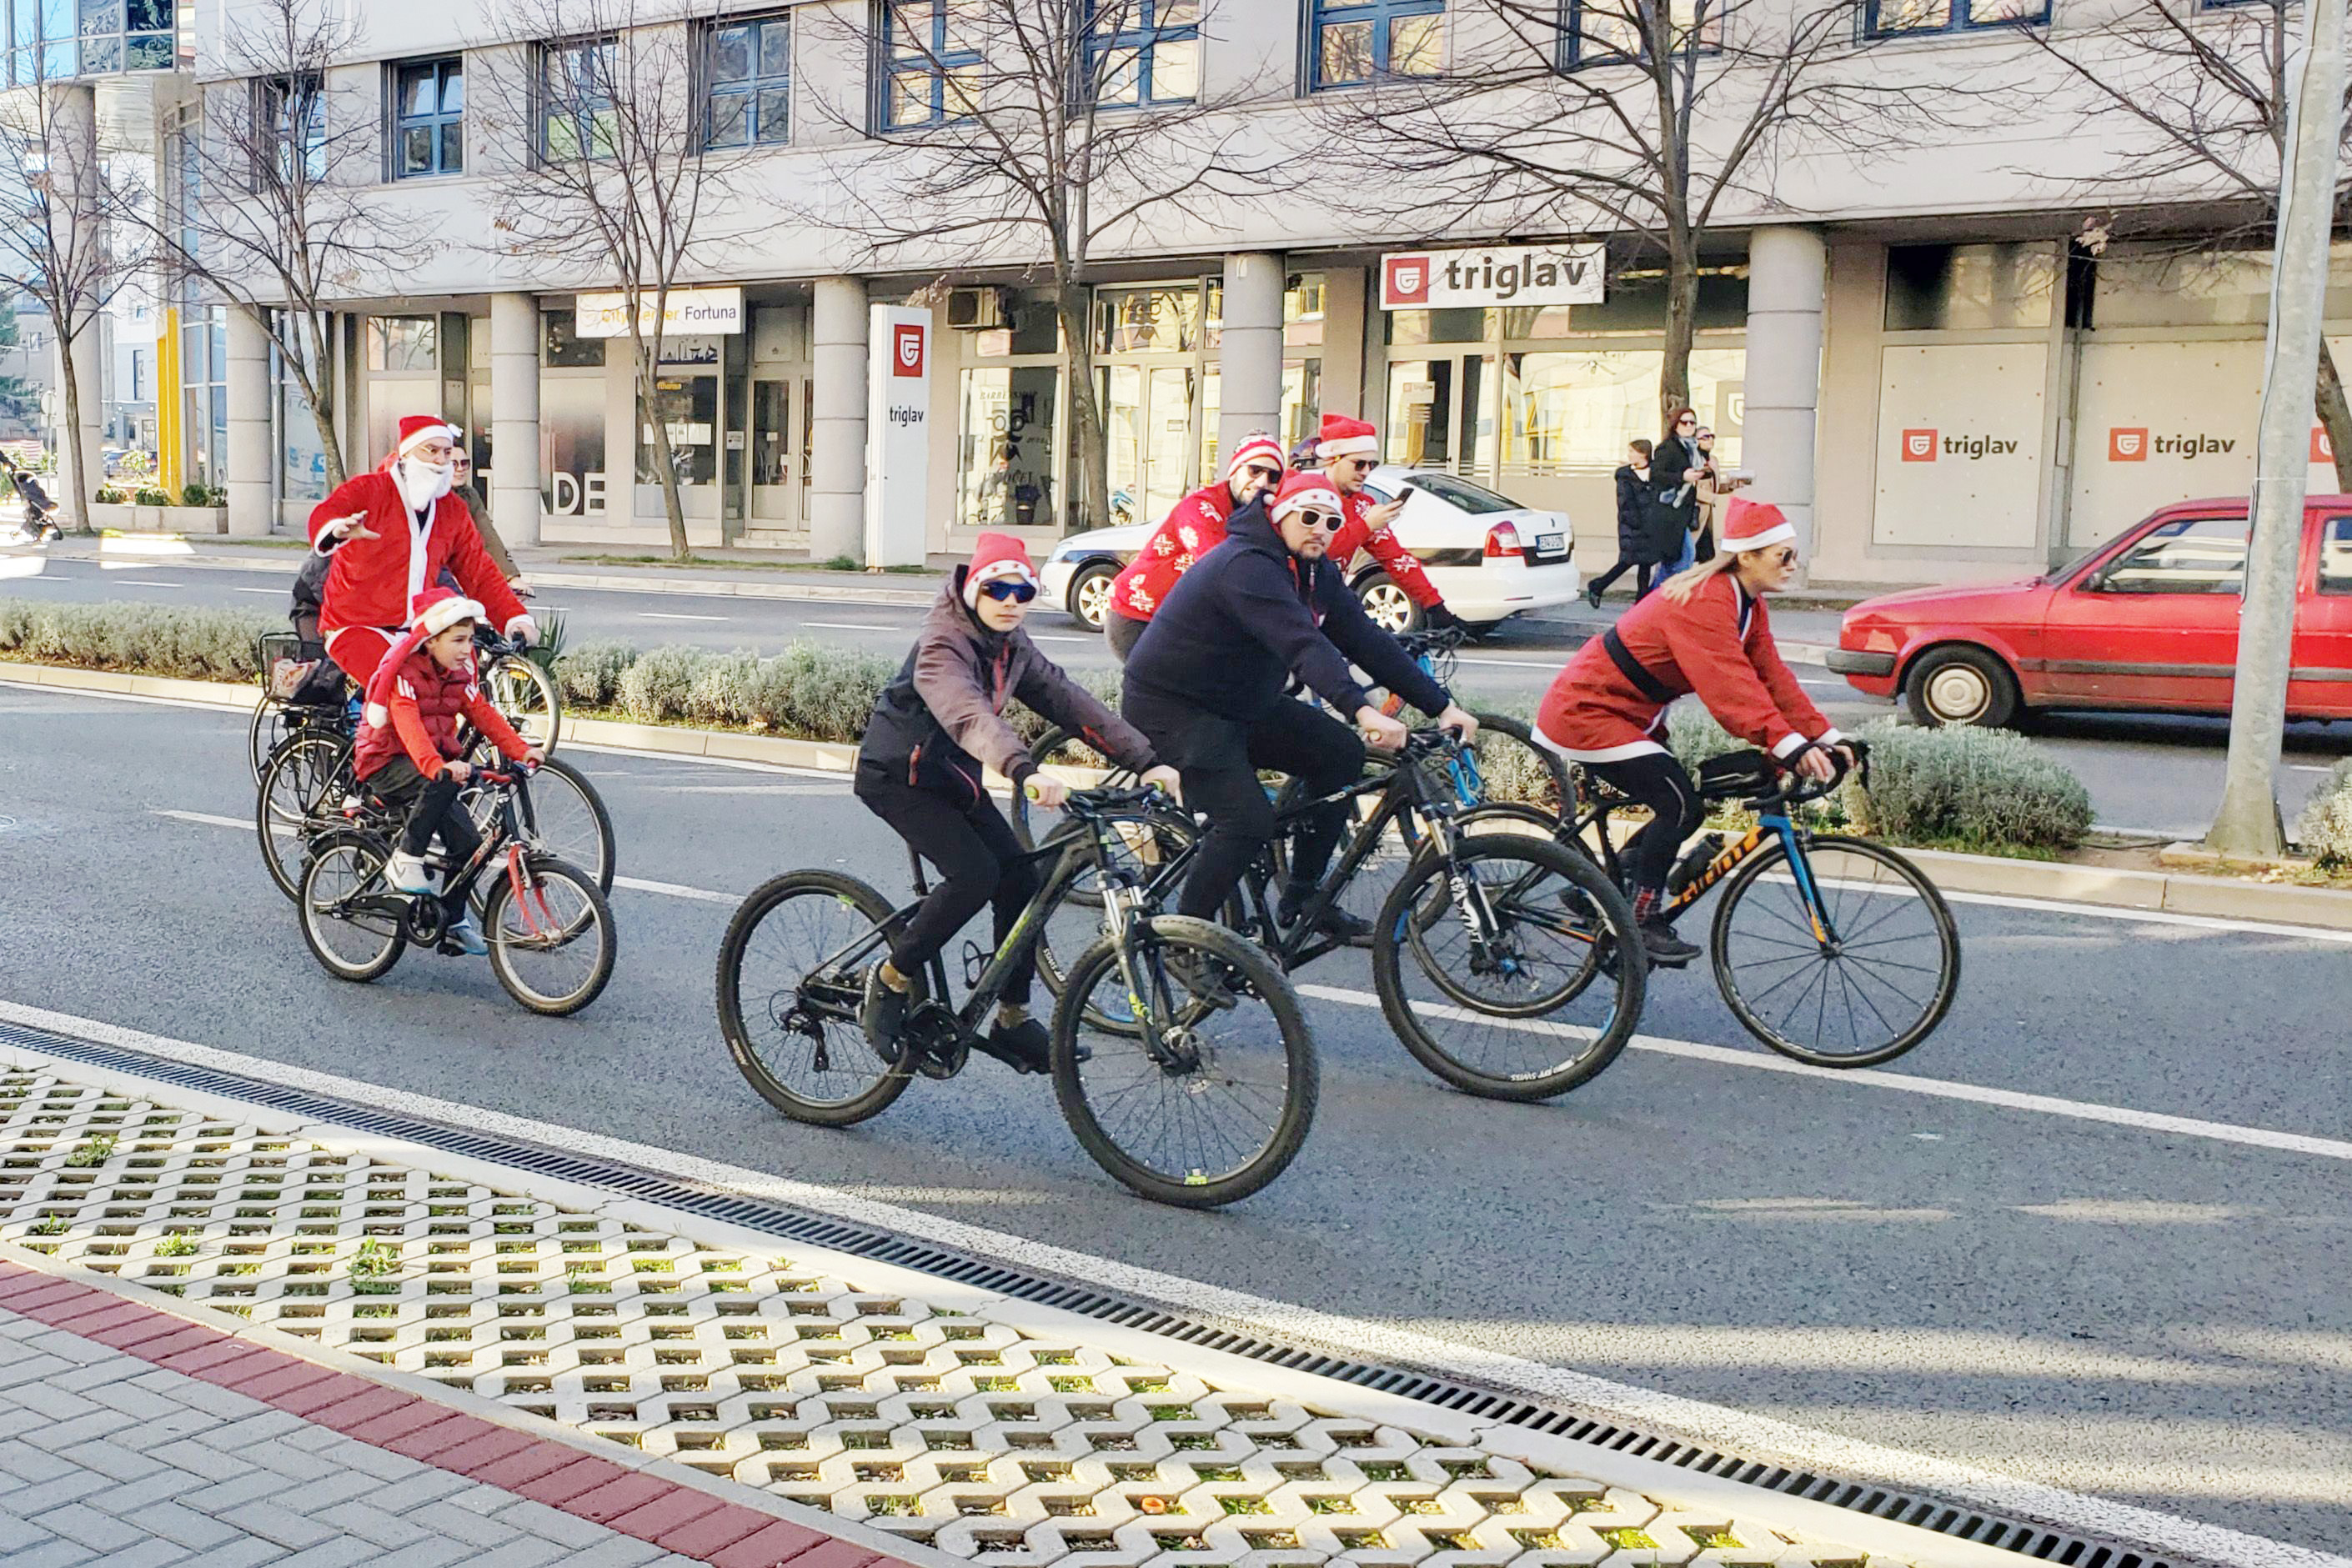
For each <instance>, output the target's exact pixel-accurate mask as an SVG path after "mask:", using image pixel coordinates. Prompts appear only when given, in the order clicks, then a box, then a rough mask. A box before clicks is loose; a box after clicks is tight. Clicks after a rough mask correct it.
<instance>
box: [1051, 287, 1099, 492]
mask: <svg viewBox="0 0 2352 1568" xmlns="http://www.w3.org/2000/svg"><path fill="white" fill-rule="evenodd" d="M1090 307H1091V301H1090V290H1088V288H1087V286H1086V285H1085V284H1083V283H1066V284H1063V285H1062V286H1061V287H1059V288H1057V289H1056V290H1055V309H1056V311H1057V312H1058V313H1059V315H1060V317H1061V320H1062V341H1063V342H1065V343H1066V344H1068V345H1069V349H1070V430H1071V433H1072V441H1071V448H1070V455H1071V458H1072V460H1073V463H1072V466H1073V469H1074V472H1073V473H1072V474H1071V476H1070V503H1071V505H1072V506H1074V507H1076V512H1077V517H1076V521H1077V523H1078V524H1079V526H1080V527H1083V528H1103V527H1106V526H1108V524H1109V522H1110V521H1111V516H1110V443H1109V441H1108V438H1107V437H1106V436H1105V434H1104V432H1103V410H1102V400H1101V399H1100V398H1099V397H1098V396H1097V395H1096V392H1095V345H1094V322H1093V320H1092V319H1091V318H1092V314H1093V312H1092V309H1091V308H1090ZM1065 531H1066V530H1065Z"/></svg>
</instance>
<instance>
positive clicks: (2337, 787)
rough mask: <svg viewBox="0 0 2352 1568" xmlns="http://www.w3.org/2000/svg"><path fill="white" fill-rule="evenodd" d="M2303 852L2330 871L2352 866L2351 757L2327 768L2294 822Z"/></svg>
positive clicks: (2296, 837) (2297, 840)
mask: <svg viewBox="0 0 2352 1568" xmlns="http://www.w3.org/2000/svg"><path fill="white" fill-rule="evenodd" d="M2294 837H2295V842H2296V844H2297V845H2299V846H2300V847H2301V848H2302V850H2303V852H2304V853H2305V854H2307V855H2309V856H2310V857H2311V858H2312V859H2314V860H2315V861H2317V862H2319V863H2320V864H2321V865H2323V866H2325V867H2326V868H2327V869H2328V870H2330V871H2341V870H2343V869H2344V868H2345V867H2347V866H2352V757H2347V758H2345V759H2344V760H2343V761H2341V762H2338V763H2337V764H2336V766H2335V767H2334V768H2330V769H2328V772H2327V777H2326V779H2322V780H2321V781H2320V785H2319V788H2318V789H2317V790H2316V791H2315V792H2314V793H2313V795H2312V797H2311V800H2309V801H2308V802H2307V803H2306V804H2305V806H2304V808H2303V816H2302V817H2301V818H2300V819H2299V820H2298V821H2296V823H2295V826H2294Z"/></svg>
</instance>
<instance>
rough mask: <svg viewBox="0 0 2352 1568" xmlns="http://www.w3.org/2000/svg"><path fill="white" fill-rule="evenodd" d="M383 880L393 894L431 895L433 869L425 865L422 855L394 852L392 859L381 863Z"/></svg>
mask: <svg viewBox="0 0 2352 1568" xmlns="http://www.w3.org/2000/svg"><path fill="white" fill-rule="evenodd" d="M383 880H384V881H385V882H386V883H389V884H390V885H391V887H392V890H393V891H394V893H431V892H433V891H434V886H433V868H432V867H431V866H428V865H426V864H425V857H424V856H422V855H413V854H410V853H409V852H407V851H406V850H394V851H393V852H392V858H391V859H390V860H388V861H386V862H383Z"/></svg>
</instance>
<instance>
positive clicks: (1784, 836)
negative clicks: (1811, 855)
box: [1573, 795, 1837, 946]
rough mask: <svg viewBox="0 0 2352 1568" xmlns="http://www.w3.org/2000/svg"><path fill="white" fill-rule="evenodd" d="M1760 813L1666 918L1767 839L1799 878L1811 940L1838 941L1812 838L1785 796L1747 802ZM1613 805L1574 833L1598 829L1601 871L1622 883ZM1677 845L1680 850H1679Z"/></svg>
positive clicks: (1602, 806) (1670, 905)
mask: <svg viewBox="0 0 2352 1568" xmlns="http://www.w3.org/2000/svg"><path fill="white" fill-rule="evenodd" d="M1748 805H1750V806H1751V807H1754V808H1756V810H1757V820H1756V825H1755V826H1754V827H1752V828H1750V829H1748V831H1747V832H1746V833H1744V834H1742V835H1741V836H1740V837H1739V838H1738V840H1736V841H1733V842H1731V843H1727V844H1726V845H1724V846H1723V848H1722V849H1721V850H1720V851H1718V852H1717V853H1716V856H1715V858H1714V859H1713V860H1711V861H1709V862H1707V863H1706V867H1705V869H1703V870H1702V871H1700V873H1698V874H1697V875H1696V876H1695V877H1693V878H1692V879H1691V880H1690V883H1689V885H1688V886H1686V887H1685V888H1684V889H1683V890H1682V891H1681V892H1680V893H1678V894H1675V896H1674V897H1673V898H1671V899H1669V900H1667V901H1666V905H1665V908H1664V915H1665V917H1666V918H1667V919H1669V920H1672V919H1675V918H1677V917H1679V916H1680V915H1682V914H1683V912H1684V911H1685V910H1687V909H1689V908H1690V907H1691V905H1693V904H1696V903H1697V902H1698V901H1699V900H1700V899H1701V898H1704V897H1705V896H1706V894H1707V891H1708V890H1709V889H1711V888H1712V887H1714V886H1715V884H1716V883H1719V882H1721V881H1722V880H1723V879H1724V878H1725V877H1727V876H1729V875H1730V874H1731V873H1733V872H1734V871H1737V870H1738V868H1739V865H1740V863H1741V862H1744V861H1746V860H1747V859H1748V857H1749V856H1751V855H1754V854H1756V853H1757V852H1759V851H1760V850H1762V849H1763V848H1764V846H1765V844H1766V843H1767V842H1768V841H1774V840H1777V841H1779V842H1780V846H1781V847H1782V849H1784V850H1785V851H1786V852H1787V853H1788V857H1789V872H1790V875H1791V876H1793V877H1794V878H1795V879H1796V883H1797V890H1798V894H1799V895H1800V896H1801V897H1802V898H1803V899H1804V901H1805V912H1806V914H1807V915H1808V916H1809V917H1810V918H1811V921H1812V923H1813V939H1814V940H1815V941H1817V942H1820V943H1822V944H1823V945H1824V946H1826V945H1828V944H1830V943H1832V942H1835V941H1836V940H1837V930H1836V927H1835V925H1833V924H1832V920H1831V917H1830V910H1829V904H1828V903H1827V901H1825V900H1824V899H1823V898H1822V895H1821V889H1820V887H1819V885H1818V884H1817V883H1815V882H1814V880H1813V867H1812V862H1811V860H1810V859H1808V858H1807V856H1806V852H1805V850H1806V846H1807V844H1808V843H1810V842H1811V838H1812V835H1811V832H1809V831H1807V830H1806V829H1805V828H1803V827H1802V826H1801V825H1800V824H1799V823H1798V822H1797V821H1796V820H1795V819H1794V818H1792V817H1791V816H1790V815H1789V811H1788V807H1787V802H1786V798H1785V795H1783V796H1780V797H1776V798H1775V799H1773V800H1770V801H1769V802H1768V801H1766V800H1750V801H1748ZM1609 810H1610V802H1609V801H1608V800H1600V801H1597V802H1595V803H1594V805H1593V806H1592V808H1591V810H1589V811H1587V812H1585V813H1584V815H1582V816H1580V817H1579V818H1578V819H1577V820H1576V822H1575V824H1574V828H1573V831H1574V833H1575V835H1576V836H1577V837H1578V838H1581V837H1582V836H1583V835H1584V833H1585V831H1587V830H1588V829H1595V828H1597V829H1598V830H1599V834H1598V836H1599V838H1600V841H1601V864H1602V867H1603V868H1604V869H1605V870H1606V871H1607V872H1608V873H1609V874H1610V875H1611V876H1612V878H1616V879H1618V880H1619V881H1621V882H1622V880H1623V875H1624V871H1623V867H1622V865H1621V863H1620V862H1619V861H1618V857H1617V846H1616V845H1615V844H1614V843H1613V842H1612V841H1611V840H1610V837H1609ZM1677 847H1679V846H1677Z"/></svg>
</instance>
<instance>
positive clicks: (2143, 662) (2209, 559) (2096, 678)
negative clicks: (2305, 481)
mask: <svg viewBox="0 0 2352 1568" xmlns="http://www.w3.org/2000/svg"><path fill="white" fill-rule="evenodd" d="M2245 568H2246V502H2245V498H2244V497H2235V498H2231V499H2224V500H2213V501H2184V502H2182V503H2180V504H2179V505H2178V506H2173V507H2165V508H2164V509H2163V510H2162V511H2160V512H2158V513H2157V514H2156V515H2155V516H2154V517H2149V518H2147V520H2146V521H2145V522H2141V523H2137V524H2136V525H2134V526H2133V527H2131V528H2127V529H2126V530H2125V531H2124V533H2123V534H2122V536H2121V537H2119V538H2115V539H2112V540H2110V541H2108V542H2107V543H2106V544H2104V545H2101V546H2099V547H2098V548H2097V549H2094V550H2092V551H2091V552H2090V553H2089V554H2088V555H2085V556H2084V557H2083V558H2082V559H2080V560H2077V561H2075V562H2074V564H2073V565H2071V566H2067V567H2063V568H2061V569H2060V570H2056V571H2053V572H2051V573H2049V574H2048V575H2047V576H2043V577H2037V578H2033V579H2032V580H2027V581H2022V582H2009V583H1997V584H1987V585H1984V586H1981V587H1965V588H1918V589H1913V590H1911V591H1907V592H1904V593H1889V594H1886V595H1884V596H1882V597H1880V598H1877V599H1871V600H1865V601H1864V602H1862V603H1860V604H1857V605H1855V606H1854V607H1853V609H1851V610H1849V611H1847V612H1845V621H1844V624H1843V627H1842V628H1841V629H1840V632H1839V634H1838V646H1837V647H1836V649H1834V650H1833V651H1832V652H1831V653H1830V654H1829V657H1828V664H1829V667H1830V668H1831V669H1832V670H1834V671H1836V672H1837V673H1838V674H1842V675H1843V676H1844V677H1845V678H1846V679H1847V681H1848V682H1850V683H1851V684H1852V685H1853V686H1854V687H1855V688H1856V689H1858V690H1861V691H1864V692H1868V693H1869V694H1870V695H1873V696H1882V697H1885V696H1893V695H1895V693H1896V692H1898V691H1899V692H1901V693H1902V694H1903V696H1904V699H1905V701H1906V703H1907V704H1908V705H1909V706H1910V709H1911V714H1912V716H1913V717H1914V718H1916V719H1917V720H1918V721H1919V722H1920V723H1921V724H1983V725H2008V724H2013V723H2015V722H2016V721H2017V720H2018V719H2019V718H2020V717H2021V716H2022V715H2023V714H2024V713H2026V712H2027V711H2030V710H2032V709H2036V708H2075V709H2109V710H2119V711H2135V712H2144V713H2227V712H2229V710H2230V691H2231V685H2232V683H2233V681H2234V679H2235V676H2236V669H2237V659H2238V614H2239V606H2240V595H2241V591H2242V588H2243V586H2244V581H2245ZM2295 581H2296V585H2297V586H2296V593H2295V610H2294V670H2293V674H2292V675H2291V677H2290V678H2289V682H2288V685H2287V712H2288V716H2290V717H2292V718H2317V719H2331V718H2352V496H2315V497H2312V498H2311V499H2310V500H2309V501H2308V502H2307V503H2306V505H2305V512H2304V528H2303V549H2302V551H2301V554H2300V557H2299V560H2298V564H2297V566H2296V568H2295Z"/></svg>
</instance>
